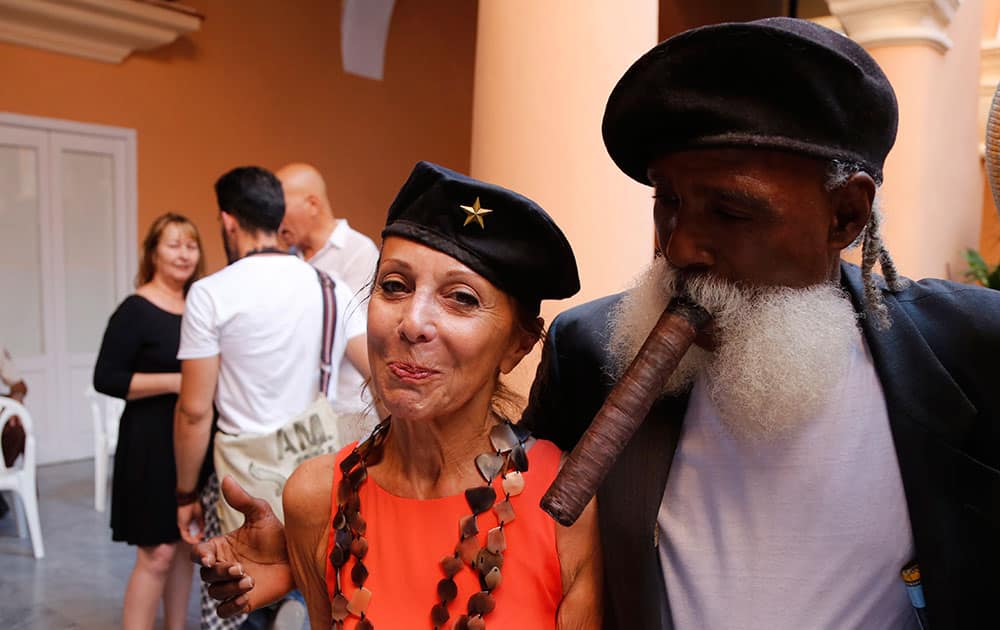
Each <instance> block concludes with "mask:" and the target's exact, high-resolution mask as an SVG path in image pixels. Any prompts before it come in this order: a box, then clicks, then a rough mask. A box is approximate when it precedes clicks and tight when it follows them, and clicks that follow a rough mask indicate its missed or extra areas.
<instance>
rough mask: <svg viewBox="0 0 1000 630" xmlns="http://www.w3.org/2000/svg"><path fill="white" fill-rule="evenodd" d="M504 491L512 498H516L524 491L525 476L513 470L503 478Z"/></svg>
mask: <svg viewBox="0 0 1000 630" xmlns="http://www.w3.org/2000/svg"><path fill="white" fill-rule="evenodd" d="M503 491H504V492H506V493H507V494H508V495H510V496H512V497H516V496H517V495H519V494H521V492H523V491H524V476H522V475H521V473H519V472H518V471H516V470H513V471H511V472H509V473H507V474H506V475H504V476H503Z"/></svg>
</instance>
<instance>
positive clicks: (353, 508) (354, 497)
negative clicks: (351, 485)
mask: <svg viewBox="0 0 1000 630" xmlns="http://www.w3.org/2000/svg"><path fill="white" fill-rule="evenodd" d="M345 510H346V513H345V515H346V516H347V520H351V519H350V517H351V514H353V513H355V512H360V511H361V497H359V496H358V493H357V492H355V493H353V494H351V496H349V497H348V498H347V505H346V506H345Z"/></svg>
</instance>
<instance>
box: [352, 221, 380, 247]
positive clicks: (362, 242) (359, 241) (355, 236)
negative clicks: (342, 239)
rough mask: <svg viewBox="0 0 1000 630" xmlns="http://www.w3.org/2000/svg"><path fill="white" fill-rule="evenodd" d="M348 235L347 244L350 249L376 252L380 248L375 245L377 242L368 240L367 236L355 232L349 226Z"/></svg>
mask: <svg viewBox="0 0 1000 630" xmlns="http://www.w3.org/2000/svg"><path fill="white" fill-rule="evenodd" d="M345 231H346V233H347V243H348V247H352V246H353V247H363V248H365V249H370V250H376V251H378V247H377V246H376V245H375V241H373V240H372V239H370V238H368V237H367V236H366V235H365V234H362V233H361V232H359V231H357V230H355V229H354V228H353V227H351V226H350V225H349V224H348V225H347V226H346V230H345Z"/></svg>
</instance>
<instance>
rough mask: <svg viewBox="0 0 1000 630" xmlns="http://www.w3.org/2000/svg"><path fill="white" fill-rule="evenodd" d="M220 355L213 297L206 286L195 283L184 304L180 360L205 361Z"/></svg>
mask: <svg viewBox="0 0 1000 630" xmlns="http://www.w3.org/2000/svg"><path fill="white" fill-rule="evenodd" d="M217 354H219V326H218V322H217V319H216V314H215V304H214V302H213V301H212V296H211V295H209V293H208V291H207V290H206V289H205V287H204V286H202V285H200V284H199V283H197V282H196V283H194V285H193V286H192V287H191V290H190V291H188V294H187V300H185V303H184V319H182V320H181V345H180V348H179V349H178V350H177V358H178V359H181V360H183V359H204V358H206V357H214V356H215V355H217Z"/></svg>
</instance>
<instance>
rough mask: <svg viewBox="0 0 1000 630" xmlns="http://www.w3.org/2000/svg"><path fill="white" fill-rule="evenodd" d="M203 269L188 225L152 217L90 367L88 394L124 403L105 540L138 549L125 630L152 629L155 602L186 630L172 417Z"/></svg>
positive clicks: (185, 573) (187, 576)
mask: <svg viewBox="0 0 1000 630" xmlns="http://www.w3.org/2000/svg"><path fill="white" fill-rule="evenodd" d="M203 269H204V262H203V259H202V248H201V239H200V237H199V235H198V229H197V228H196V227H195V226H194V224H193V223H192V222H191V221H190V220H188V219H187V218H185V217H183V216H181V215H179V214H172V213H168V214H164V215H163V216H161V217H159V218H157V219H156V220H155V221H153V224H152V225H151V226H150V228H149V233H148V234H147V235H146V239H145V241H144V242H143V251H142V261H141V263H140V265H139V273H138V274H137V276H136V283H135V284H136V292H135V294H133V295H130V296H129V297H127V298H125V301H124V302H122V303H121V304H120V305H119V306H118V308H117V309H116V310H115V312H114V314H113V315H112V316H111V319H110V320H109V321H108V327H107V330H106V331H105V333H104V340H103V342H102V343H101V351H100V354H99V355H98V358H97V365H96V366H95V368H94V388H95V389H97V391H99V392H101V393H104V394H107V395H109V396H114V397H116V398H122V399H124V400H126V401H127V402H126V404H125V411H124V412H123V413H122V417H121V426H120V429H119V437H118V447H117V452H116V453H115V468H114V482H113V488H112V493H111V532H112V535H111V538H112V540H116V541H123V542H126V543H128V544H130V545H135V546H136V547H137V553H136V562H135V567H134V568H133V569H132V574H131V576H130V577H129V581H128V586H127V588H126V590H125V604H124V610H123V612H122V627H123V628H125V629H126V630H130V629H133V628H135V629H146V628H152V627H153V622H154V619H155V618H156V612H157V609H158V608H159V604H160V601H161V600H162V601H163V610H164V618H165V622H166V626H165V627H166V628H168V629H171V630H172V629H181V628H183V627H184V621H185V616H186V612H187V602H188V595H189V593H190V590H191V570H190V565H189V564H188V563H187V558H186V556H187V547H186V545H185V544H184V543H183V542H182V541H181V540H180V533H179V532H178V530H177V518H176V512H177V504H176V502H175V499H174V476H175V464H174V452H173V412H174V404H175V403H176V401H177V393H178V391H179V390H180V384H181V375H180V362H179V361H178V360H177V346H178V345H179V343H180V329H181V316H182V315H183V313H184V296H185V294H186V293H187V290H188V288H189V287H190V286H191V284H192V283H193V282H194V281H195V280H197V279H198V278H199V277H200V276H201V275H202V272H203ZM181 547H183V548H181Z"/></svg>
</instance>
